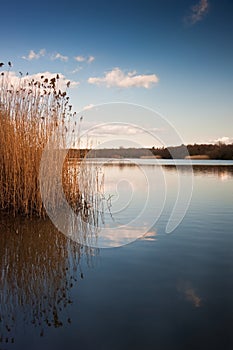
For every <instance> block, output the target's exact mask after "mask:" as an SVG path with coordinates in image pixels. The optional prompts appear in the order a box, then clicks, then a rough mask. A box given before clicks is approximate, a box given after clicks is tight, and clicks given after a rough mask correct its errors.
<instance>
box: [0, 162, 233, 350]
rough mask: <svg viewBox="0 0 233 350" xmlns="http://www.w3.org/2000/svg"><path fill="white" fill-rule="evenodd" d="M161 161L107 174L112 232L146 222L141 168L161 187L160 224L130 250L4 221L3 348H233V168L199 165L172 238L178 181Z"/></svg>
mask: <svg viewBox="0 0 233 350" xmlns="http://www.w3.org/2000/svg"><path fill="white" fill-rule="evenodd" d="M162 163H163V164H162V165H161V166H162V168H161V167H160V166H158V165H154V163H153V160H142V161H141V162H140V168H138V166H134V165H133V164H132V162H131V163H129V162H125V161H124V164H118V163H117V162H116V161H114V162H108V164H106V166H104V172H105V176H106V196H109V195H110V196H112V197H111V210H110V212H111V215H110V213H106V215H105V216H106V218H105V225H112V226H114V225H115V223H116V222H117V223H119V222H120V223H122V224H124V223H126V222H127V220H128V221H129V220H131V218H132V217H134V216H137V215H139V213H140V206H141V205H142V204H143V203H144V201H145V193H146V187H145V185H144V182H143V179H144V178H143V177H142V178H141V171H142V169H146V170H145V172H146V174H147V177H148V179H149V182H150V183H152V184H153V186H152V187H151V189H150V190H151V191H155V192H153V193H155V195H154V202H151V206H150V208H151V209H149V210H148V213H147V215H145V217H144V219H145V220H146V218H147V217H148V218H149V217H151V215H155V216H156V217H157V216H159V217H158V220H157V221H156V222H155V223H154V224H153V225H152V227H151V228H150V229H149V233H148V234H147V235H145V236H143V237H141V238H140V239H137V240H136V241H134V242H132V243H131V244H128V245H125V246H122V247H118V248H111V249H93V248H90V247H89V248H88V247H85V246H84V247H82V246H80V245H79V244H77V243H75V242H72V241H69V240H68V238H67V237H65V236H64V235H63V234H61V233H59V232H57V231H56V229H55V228H54V227H53V225H52V223H51V222H50V221H49V220H25V219H24V220H23V219H11V218H9V217H6V216H2V217H1V218H0V271H1V272H0V273H1V275H0V349H25V350H26V349H56V350H60V349H64V348H67V349H71V350H73V349H97V350H99V349H101V350H105V349H106V350H112V349H113V350H115V349H117V350H118V349H159V350H165V349H169V350H174V349H175V350H176V349H179V350H180V349H195V350H200V349H224V350H228V349H229V350H231V349H233V332H232V329H233V162H211V161H207V162H203V161H202V162H198V161H197V162H194V163H195V165H194V167H193V172H194V189H193V196H192V200H191V204H190V207H189V209H188V211H187V213H186V215H185V218H184V220H183V221H182V223H181V224H180V225H179V226H178V227H177V228H176V230H175V231H174V232H173V233H171V234H166V233H165V226H166V223H167V221H168V218H169V216H170V213H171V210H172V208H173V206H174V202H175V200H176V194H177V186H178V185H177V171H176V168H175V167H174V166H172V164H169V162H162ZM181 163H182V164H181ZM179 169H180V174H181V180H182V181H183V182H185V181H187V179H189V177H190V176H191V173H190V169H189V167H187V166H186V163H185V162H180V168H179ZM161 174H162V176H163V178H162V177H161ZM119 179H120V180H121V181H120V182H119ZM164 179H165V181H166V190H167V192H166V196H165V201H164V207H163V208H162V210H161V205H162V204H161V203H160V200H162V199H164V191H163V188H162V186H161V185H160V181H164ZM116 183H118V185H117V186H115V185H116ZM132 184H133V185H132ZM129 198H130V202H129ZM122 208H124V210H122ZM153 213H154V214H153ZM158 214H160V215H158ZM135 230H137V227H135ZM116 239H117V238H116ZM113 241H114V239H113ZM113 243H114V242H113Z"/></svg>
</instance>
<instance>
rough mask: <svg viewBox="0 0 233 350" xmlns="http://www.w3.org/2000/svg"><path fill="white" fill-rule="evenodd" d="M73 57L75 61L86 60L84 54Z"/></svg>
mask: <svg viewBox="0 0 233 350" xmlns="http://www.w3.org/2000/svg"><path fill="white" fill-rule="evenodd" d="M74 59H75V61H77V62H84V61H85V60H86V59H85V57H84V56H76V57H75V58H74Z"/></svg>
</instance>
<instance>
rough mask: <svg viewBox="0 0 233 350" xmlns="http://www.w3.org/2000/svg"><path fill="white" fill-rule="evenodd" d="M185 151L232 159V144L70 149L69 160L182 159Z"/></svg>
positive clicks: (185, 155)
mask: <svg viewBox="0 0 233 350" xmlns="http://www.w3.org/2000/svg"><path fill="white" fill-rule="evenodd" d="M187 150H188V153H189V155H190V156H191V157H195V156H196V157H200V158H202V157H203V158H206V159H208V158H209V159H222V160H232V159H233V144H230V145H226V144H222V143H218V144H194V145H187V146H185V145H181V146H175V147H167V148H166V147H158V148H155V147H152V148H123V147H120V148H118V149H117V148H106V149H94V150H88V149H86V150H84V149H83V150H76V149H70V150H69V152H68V157H69V158H83V157H84V156H87V157H88V158H153V157H157V158H163V159H171V158H175V159H183V158H185V157H187Z"/></svg>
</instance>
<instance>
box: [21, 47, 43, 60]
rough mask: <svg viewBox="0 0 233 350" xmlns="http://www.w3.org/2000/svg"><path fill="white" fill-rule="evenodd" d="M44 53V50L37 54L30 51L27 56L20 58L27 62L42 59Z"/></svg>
mask: <svg viewBox="0 0 233 350" xmlns="http://www.w3.org/2000/svg"><path fill="white" fill-rule="evenodd" d="M45 53H46V51H45V49H41V50H40V51H39V52H38V53H36V52H35V51H33V50H30V51H29V54H28V55H27V56H22V58H23V59H25V60H28V61H31V60H37V59H38V58H40V57H43V56H44V55H45Z"/></svg>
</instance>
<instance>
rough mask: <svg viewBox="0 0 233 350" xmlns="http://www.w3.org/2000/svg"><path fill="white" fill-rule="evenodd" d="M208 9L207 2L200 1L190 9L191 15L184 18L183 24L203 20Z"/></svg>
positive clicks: (205, 0)
mask: <svg viewBox="0 0 233 350" xmlns="http://www.w3.org/2000/svg"><path fill="white" fill-rule="evenodd" d="M208 9H209V3H208V0H200V1H199V2H198V3H197V4H196V5H194V6H192V7H191V13H190V15H188V16H187V17H185V22H186V23H188V24H195V23H197V22H199V21H201V20H202V19H203V17H204V16H205V15H206V13H207V11H208Z"/></svg>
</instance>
